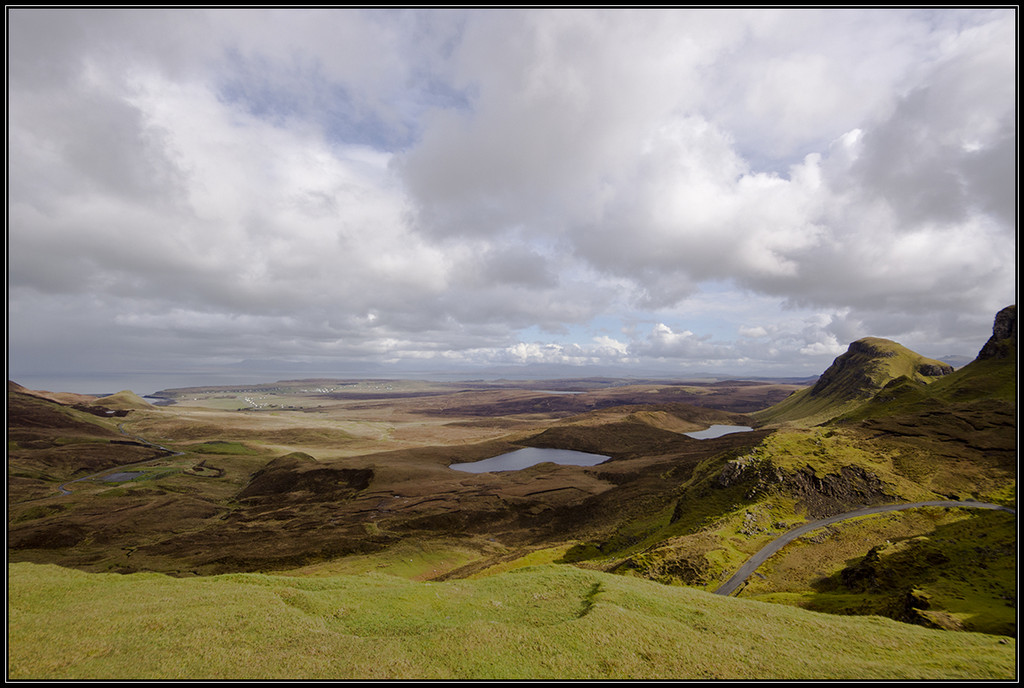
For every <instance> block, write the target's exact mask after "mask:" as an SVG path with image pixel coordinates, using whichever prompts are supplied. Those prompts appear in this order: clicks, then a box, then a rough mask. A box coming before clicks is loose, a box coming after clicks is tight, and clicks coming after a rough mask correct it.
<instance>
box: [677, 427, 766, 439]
mask: <svg viewBox="0 0 1024 688" xmlns="http://www.w3.org/2000/svg"><path fill="white" fill-rule="evenodd" d="M753 429H754V428H751V427H748V426H746V425H712V426H711V427H710V428H708V429H707V430H698V431H697V432H684V433H683V434H684V435H686V436H687V437H692V438H693V439H695V440H710V439H714V438H715V437H721V436H722V435H731V434H732V433H734V432H750V431H751V430H753Z"/></svg>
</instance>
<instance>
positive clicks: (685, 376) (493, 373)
mask: <svg viewBox="0 0 1024 688" xmlns="http://www.w3.org/2000/svg"><path fill="white" fill-rule="evenodd" d="M929 358H938V360H941V361H944V362H947V363H950V365H952V366H953V367H954V368H958V367H961V366H963V365H966V364H967V363H969V362H970V361H971V360H973V358H974V357H973V356H970V357H968V356H947V357H932V356H930V357H929ZM826 367H827V366H826ZM824 370H825V368H822V369H821V370H818V371H816V372H813V373H808V374H800V373H799V372H795V373H794V372H790V373H786V372H779V373H776V374H772V373H764V372H762V373H760V374H759V373H757V372H749V373H740V372H735V371H734V372H732V373H730V372H728V371H716V372H709V371H671V370H664V369H660V370H659V369H648V370H627V369H624V368H607V367H606V368H598V367H588V368H576V369H566V368H559V369H558V370H552V369H551V367H550V366H531V365H524V366H521V367H518V368H514V369H512V368H482V369H478V370H461V371H459V370H449V371H444V370H391V371H387V370H381V369H376V370H363V371H333V372H330V371H315V370H273V371H259V370H253V371H248V372H242V371H225V370H219V371H207V372H173V371H164V372H153V373H140V372H135V373H106V374H82V375H71V374H49V373H41V374H26V375H22V376H20V377H10V376H9V378H8V379H9V380H10V381H11V382H15V383H17V384H19V385H21V386H23V387H26V388H28V389H32V390H36V391H47V392H57V393H61V392H67V393H73V394H86V395H93V396H99V395H110V394H116V393H117V392H120V391H124V390H128V391H131V392H134V393H135V394H137V395H139V396H141V397H147V396H150V395H152V394H155V393H157V392H161V391H165V390H171V389H184V388H189V387H228V386H240V387H243V386H258V385H266V384H273V383H275V382H287V381H297V380H339V381H342V380H411V381H413V380H419V381H427V382H443V383H458V382H473V381H484V382H492V381H500V380H507V381H509V382H530V381H537V382H543V381H547V380H551V381H557V380H565V381H570V380H583V379H590V378H607V379H613V380H624V381H628V380H638V381H643V380H656V381H659V382H689V381H703V380H707V381H722V380H751V381H758V380H770V381H780V382H811V381H813V380H815V379H817V378H818V377H819V376H820V375H821V374H822V373H823V372H824Z"/></svg>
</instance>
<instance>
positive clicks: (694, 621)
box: [8, 563, 1016, 680]
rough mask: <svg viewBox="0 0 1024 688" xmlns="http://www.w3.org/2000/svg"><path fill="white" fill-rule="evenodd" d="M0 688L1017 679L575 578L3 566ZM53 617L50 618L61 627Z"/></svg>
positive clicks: (971, 653)
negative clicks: (152, 683)
mask: <svg viewBox="0 0 1024 688" xmlns="http://www.w3.org/2000/svg"><path fill="white" fill-rule="evenodd" d="M8 572H9V579H8V580H9V619H8V633H9V636H8V641H9V646H8V652H9V655H8V678H9V679H14V680H24V679H43V678H50V679H98V678H103V679H112V680H117V679H160V678H164V679H217V678H233V679H245V678H262V679H318V678H319V679H346V678H348V679H374V678H377V679H411V678H416V679H528V678H532V679H544V678H550V679H559V678H563V679H564V678H578V679H586V678H592V679H595V678H630V679H645V678H646V679H655V678H661V679H812V678H814V679H872V678H873V679H882V678H888V679H957V678H960V679H1012V678H1013V677H1014V675H1015V659H1016V657H1015V642H1014V641H1013V640H1012V639H1006V638H996V637H992V636H984V635H977V634H971V633H944V632H940V631H933V630H929V629H924V628H920V627H916V626H909V625H906V624H900V623H896V622H893V621H889V620H886V619H879V618H853V617H837V616H828V615H823V614H816V613H812V612H807V611H805V610H801V609H795V608H791V607H785V606H781V605H768V604H763V603H758V602H753V601H748V600H737V599H731V598H724V597H718V596H714V595H709V594H707V593H704V592H700V591H696V590H692V589H687V588H678V587H668V586H661V585H657V584H654V583H651V582H649V581H644V580H639V579H634V578H628V577H622V576H613V575H609V574H603V573H599V572H593V571H582V570H578V569H574V568H571V567H565V566H560V567H554V566H546V567H538V568H531V569H521V570H518V571H515V572H512V573H507V574H501V575H497V576H491V577H488V578H483V579H479V580H461V581H450V582H446V583H416V582H411V581H405V580H401V579H397V578H392V577H390V576H380V575H368V576H335V577H328V578H290V577H284V576H267V575H260V574H228V575H222V576H216V577H210V578H203V579H197V578H191V579H175V578H170V577H166V576H163V575H160V574H132V575H127V576H119V575H115V574H86V573H82V572H78V571H74V570H69V569H62V568H59V567H56V566H38V565H34V564H28V563H20V564H13V565H10V566H9V568H8ZM54 619H60V622H59V623H54Z"/></svg>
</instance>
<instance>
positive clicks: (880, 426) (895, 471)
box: [578, 307, 1017, 635]
mask: <svg viewBox="0 0 1024 688" xmlns="http://www.w3.org/2000/svg"><path fill="white" fill-rule="evenodd" d="M1015 310H1016V309H1015V307H1009V308H1007V309H1004V310H1003V311H1001V312H1000V314H999V315H998V316H997V317H996V322H995V326H994V328H993V337H992V339H991V340H989V342H988V343H987V344H986V345H985V347H984V348H983V350H982V352H981V353H979V356H978V357H977V359H976V360H975V361H973V362H972V363H970V364H968V365H967V366H965V367H963V368H961V369H960V370H957V371H955V372H953V371H951V370H949V369H948V367H947V366H943V365H942V364H941V363H940V362H937V361H932V360H929V359H926V358H924V357H921V356H919V355H917V354H915V353H914V352H912V351H909V350H907V349H905V348H904V347H902V346H900V345H898V344H896V343H895V342H888V341H887V340H878V339H867V340H859V341H858V342H854V343H853V344H852V345H851V346H850V350H849V351H848V352H847V353H846V354H843V356H840V357H839V358H838V359H837V360H836V362H835V363H834V364H833V366H832V367H830V368H829V370H827V371H826V372H825V374H823V375H822V376H821V378H820V380H819V382H818V383H817V384H815V385H814V386H812V387H809V388H807V389H805V390H802V391H801V392H798V393H796V394H794V395H792V396H791V397H790V399H787V400H786V401H784V402H782V403H780V404H777V405H776V406H774V407H771V408H769V409H767V410H766V411H764V412H762V413H760V414H755V415H756V416H757V417H758V419H759V420H760V421H761V422H763V423H768V422H773V423H775V424H776V428H775V430H774V431H773V432H771V433H770V434H767V436H765V437H764V438H763V439H762V440H761V442H760V443H759V444H758V445H757V446H755V447H753V448H752V449H750V450H748V451H746V452H744V453H739V452H737V453H736V454H733V455H731V456H730V455H722V456H720V457H717V458H716V459H714V460H710V461H708V462H706V463H704V464H702V465H701V466H699V467H698V468H697V470H695V471H694V473H693V476H692V477H691V479H690V480H689V481H688V482H687V483H686V484H685V485H684V486H683V488H682V489H681V490H680V491H679V493H678V498H677V501H676V503H675V510H674V512H673V514H672V516H671V520H670V523H669V525H668V526H665V527H663V528H662V529H661V530H660V531H659V532H658V533H656V534H651V535H650V536H649V537H647V538H646V540H645V541H644V542H643V543H642V545H641V546H640V547H632V548H629V547H622V546H621V544H620V543H617V542H614V541H606V542H599V543H591V544H590V545H589V547H590V548H591V552H599V553H601V554H604V555H610V556H608V558H607V559H606V560H611V561H612V563H611V569H612V570H615V571H617V572H619V573H628V574H632V575H639V576H642V577H645V578H650V579H653V580H657V581H660V582H664V583H670V584H682V585H696V586H703V587H705V588H707V587H708V586H709V585H711V584H713V583H714V582H716V581H719V580H721V579H722V576H723V575H725V574H726V573H727V572H728V571H730V570H732V568H733V567H736V566H738V564H739V563H741V562H742V561H743V559H744V558H745V556H748V555H749V554H751V553H752V552H753V551H755V548H756V547H757V546H759V545H760V544H762V543H765V544H766V543H767V542H769V541H771V540H773V539H774V538H775V537H778V536H779V535H781V534H783V533H785V532H786V531H788V530H790V529H791V528H793V527H795V526H796V525H798V524H800V523H801V522H803V520H804V519H807V520H812V519H817V518H823V517H827V516H830V515H833V514H837V513H842V512H844V511H848V510H851V509H853V508H860V507H863V506H869V505H878V504H892V503H907V502H916V501H923V500H933V499H951V500H955V501H964V500H977V501H989V502H994V503H999V504H1005V505H1006V506H1010V507H1013V506H1015V495H1016V471H1017V465H1016V330H1015V324H1014V323H1015ZM939 373H941V375H939ZM783 421H786V422H783ZM814 424H818V427H807V426H810V425H814ZM1013 523H1014V517H1013V516H1012V515H1009V514H993V513H985V514H978V513H969V512H968V511H967V510H965V511H963V512H960V511H959V510H955V509H954V510H941V509H933V510H932V511H931V512H929V513H927V514H924V513H914V514H910V513H903V514H900V515H890V516H888V517H886V518H885V519H878V522H877V523H875V524H850V525H844V526H835V527H832V526H830V528H829V529H828V530H827V531H826V532H823V533H820V534H818V535H814V536H813V537H812V538H807V537H805V538H804V539H803V540H801V541H799V542H798V543H795V544H793V545H790V546H789V548H787V549H786V550H783V552H781V553H780V554H779V555H777V557H778V560H776V561H770V562H768V564H766V565H765V566H763V567H762V572H763V575H759V577H758V576H755V577H754V578H753V579H751V583H750V585H749V589H747V590H745V591H744V595H749V596H751V597H757V598H760V599H765V600H768V601H773V602H779V601H783V602H788V603H792V604H799V605H800V606H806V607H809V608H813V609H817V610H819V611H827V612H832V613H842V614H876V615H882V616H889V617H891V618H895V619H899V620H904V621H911V622H913V623H918V624H922V625H935V626H939V627H943V628H950V629H960V630H975V631H983V632H990V633H1001V634H1008V635H1013V634H1015V613H1014V606H1013V605H1014V602H1015V599H1016V598H1015V589H1016V578H1015V574H1014V571H1015V568H1016V556H1015V551H1016V541H1015V535H1014V533H1015V527H1014V525H1013ZM865 534H867V539H865ZM872 537H873V538H874V539H873V540H872V539H871V538H872ZM862 543H867V544H862ZM810 544H820V545H821V546H819V547H808V545H810ZM578 552H579V554H580V555H583V554H584V552H583V548H580V549H579V550H578ZM616 554H617V558H616ZM861 557H865V558H867V560H866V562H861V559H860V558H861ZM776 567H777V568H776ZM844 567H845V568H844ZM847 568H848V569H850V570H849V572H846V569H847ZM865 570H870V571H873V572H884V575H883V573H879V574H878V575H877V576H875V577H874V578H872V579H871V584H870V585H865V584H864V575H862V574H863V573H864V571H865ZM787 596H788V597H787Z"/></svg>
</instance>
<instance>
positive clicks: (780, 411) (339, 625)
mask: <svg viewBox="0 0 1024 688" xmlns="http://www.w3.org/2000/svg"><path fill="white" fill-rule="evenodd" d="M716 424H723V425H742V426H748V427H751V428H753V429H752V430H750V431H747V432H736V433H732V434H727V435H724V436H721V437H717V438H713V439H703V440H700V439H695V438H693V437H691V436H690V435H689V434H688V433H693V432H694V431H698V430H702V429H704V428H707V427H708V426H710V425H716ZM524 447H538V448H556V449H565V450H576V451H583V452H590V453H596V454H602V455H605V456H608V457H610V458H609V459H608V460H607V461H604V462H603V463H600V464H597V465H594V466H573V465H558V464H555V463H550V462H545V463H541V464H537V465H534V466H531V467H529V468H525V469H522V470H516V471H501V472H482V473H467V472H462V471H458V470H453V469H452V468H451V466H452V465H453V464H459V463H467V462H475V461H480V460H483V459H487V458H491V457H494V456H497V455H499V454H503V453H505V452H509V451H512V450H516V449H521V448H524ZM1016 451H1017V450H1016V309H1015V307H1009V308H1007V309H1004V310H1003V311H1001V312H1000V313H999V314H998V316H997V317H996V322H995V326H994V328H993V335H992V338H991V339H990V340H989V342H988V343H987V344H986V345H985V348H983V349H982V351H980V352H979V354H978V357H977V358H976V359H975V360H974V361H973V362H971V363H970V364H968V365H967V366H964V367H963V368H960V369H958V370H953V368H952V367H951V366H948V365H946V364H944V363H943V362H941V361H935V360H931V359H927V358H925V357H922V356H920V355H919V354H917V353H915V352H913V351H910V350H908V349H906V348H904V347H902V346H901V345H899V344H898V343H896V342H892V341H889V340H884V339H878V338H866V339H862V340H858V341H857V342H853V343H851V345H850V348H849V350H848V351H847V353H845V354H843V355H842V356H840V357H839V358H837V359H836V361H835V363H833V365H832V366H831V367H829V368H828V369H827V370H825V371H823V373H822V375H821V376H820V377H819V378H818V379H817V380H816V381H813V382H812V383H810V384H807V383H802V382H795V381H787V380H687V381H684V380H622V379H605V378H588V379H572V380H542V381H534V382H522V381H465V382H445V383H441V382H429V381H408V380H404V381H402V380H326V379H325V380H292V381H280V382H276V383H273V384H259V385H248V386H237V387H194V388H187V389H172V390H164V391H162V392H160V393H158V394H156V395H153V396H152V397H150V398H149V401H147V400H145V399H142V398H140V397H138V396H136V395H135V394H134V393H132V392H129V391H123V392H120V393H118V394H114V395H111V396H105V397H92V396H85V395H75V394H65V393H60V392H43V391H36V390H28V389H25V388H24V387H21V386H20V385H17V384H16V383H13V382H9V383H8V562H9V565H8V587H9V601H8V617H9V624H8V632H9V637H8V641H9V657H8V672H9V676H8V677H9V678H261V677H262V678H733V679H757V678H884V677H888V678H921V679H923V678H933V679H934V678H938V679H941V678H1001V679H1007V678H1013V677H1014V676H1015V675H1016V664H1015V640H1014V638H1015V634H1016V516H1015V513H1014V512H1013V511H1006V510H1002V511H1000V510H992V509H974V508H958V507H923V508H916V509H908V510H904V511H891V512H885V513H881V514H876V515H870V516H863V517H859V518H854V519H848V520H843V521H840V522H837V523H833V524H831V525H829V526H827V527H824V528H820V529H817V530H814V531H812V532H811V533H808V534H806V535H804V536H802V537H800V538H798V539H796V540H795V541H793V542H792V543H791V544H789V545H787V546H786V547H785V548H783V549H782V550H781V551H780V552H779V553H778V554H776V555H774V556H773V557H771V558H770V559H769V560H768V561H767V562H766V563H765V564H763V565H762V566H761V567H759V568H758V569H757V571H756V572H755V574H754V575H753V576H751V577H750V578H749V579H748V580H747V581H746V582H745V584H744V585H742V586H741V587H740V589H739V590H738V591H737V592H736V593H734V594H733V596H731V597H727V596H721V595H714V594H713V593H714V591H715V590H716V589H718V587H719V586H720V585H721V584H722V583H723V582H724V581H725V580H726V579H728V578H729V577H730V576H731V575H732V573H733V572H735V571H736V570H737V569H738V568H739V567H740V566H741V565H742V564H743V562H744V561H746V560H747V559H748V558H749V557H750V556H751V555H753V554H754V553H756V552H757V551H758V550H759V549H761V548H762V547H763V546H765V545H767V544H768V543H770V542H772V541H773V540H774V539H776V538H777V537H779V536H780V535H782V534H784V533H786V532H787V531H789V530H792V529H793V528H795V527H797V526H799V525H801V524H803V523H805V522H806V521H809V520H814V519H819V518H827V517H830V516H836V515H838V514H843V513H846V512H848V511H853V510H855V509H859V508H862V507H865V506H872V505H888V504H902V503H916V502H926V501H939V500H942V501H950V502H956V503H964V504H967V503H968V502H984V503H988V504H992V505H999V506H1002V507H1006V508H1008V509H1012V510H1015V508H1016V463H1017V462H1016V458H1017V455H1016Z"/></svg>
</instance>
